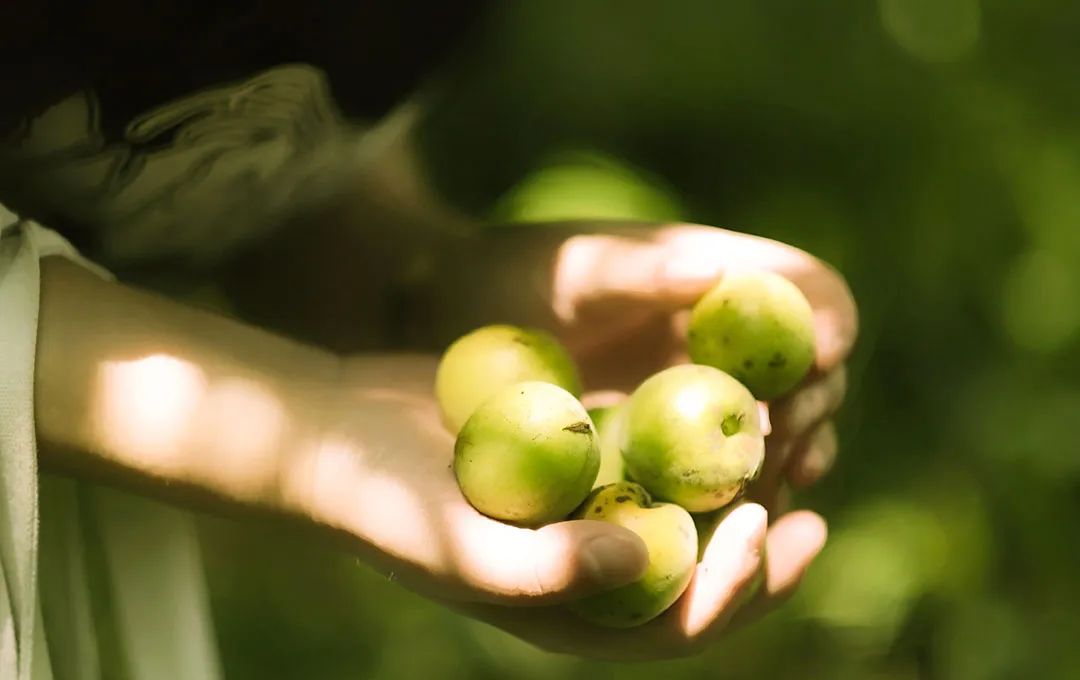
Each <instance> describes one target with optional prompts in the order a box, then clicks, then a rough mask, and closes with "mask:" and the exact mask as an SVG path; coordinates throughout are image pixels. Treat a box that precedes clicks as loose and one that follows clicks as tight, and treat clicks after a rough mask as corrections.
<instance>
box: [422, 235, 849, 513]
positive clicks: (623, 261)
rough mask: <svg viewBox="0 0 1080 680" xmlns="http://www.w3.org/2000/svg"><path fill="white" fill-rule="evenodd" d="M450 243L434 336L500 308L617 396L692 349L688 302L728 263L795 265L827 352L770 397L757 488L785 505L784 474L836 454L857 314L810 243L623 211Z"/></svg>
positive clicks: (792, 271) (792, 274) (816, 473)
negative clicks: (782, 392)
mask: <svg viewBox="0 0 1080 680" xmlns="http://www.w3.org/2000/svg"><path fill="white" fill-rule="evenodd" d="M455 246H456V247H455ZM440 252H441V255H442V256H441V258H440V259H439V260H438V262H437V265H436V267H435V268H434V274H433V276H432V277H431V279H430V281H429V284H428V286H427V290H428V291H429V292H430V293H431V294H432V295H434V296H435V297H434V298H432V299H428V300H427V304H426V306H425V307H424V308H422V309H421V313H422V314H424V315H426V316H427V317H428V318H429V322H428V324H427V325H424V326H421V328H422V329H423V335H424V337H435V338H438V339H439V340H440V341H442V342H447V341H449V340H450V339H452V338H453V337H455V336H456V335H459V334H461V333H464V332H467V331H468V330H471V329H472V328H475V327H477V326H480V325H482V324H485V323H493V322H508V323H517V324H521V325H537V326H543V327H547V328H549V329H550V330H553V331H554V332H556V333H557V334H558V335H559V337H560V339H561V340H562V341H563V342H564V343H565V344H566V345H567V346H568V347H569V348H570V350H571V352H572V353H573V354H574V356H575V358H576V359H577V361H578V364H579V366H580V367H581V369H582V372H583V374H584V379H585V384H586V387H587V388H588V389H589V390H592V391H604V393H605V394H604V397H605V398H606V399H608V400H610V399H612V395H613V394H614V395H615V396H614V398H615V399H617V398H618V395H620V394H624V393H626V392H629V391H631V390H633V389H634V387H636V386H637V385H638V384H639V383H640V382H641V381H642V380H644V379H645V378H647V377H648V376H649V375H651V374H652V373H655V372H656V371H659V370H661V369H662V368H665V367H667V366H670V365H672V364H675V363H681V362H685V361H687V356H686V346H685V341H684V338H685V335H686V325H687V321H688V317H689V308H690V307H691V306H692V305H693V303H694V302H696V301H697V300H698V298H700V297H701V296H702V295H703V294H704V293H705V292H706V291H707V290H708V289H709V288H710V287H712V286H713V285H714V284H715V283H716V282H717V281H718V280H719V279H720V278H721V277H723V275H724V272H725V271H727V270H728V269H730V268H732V267H754V268H761V269H768V270H771V271H775V272H778V273H780V274H782V275H784V276H786V277H787V278H788V279H790V280H791V281H793V282H794V283H795V284H796V285H797V286H799V288H800V289H801V290H802V291H803V293H804V294H805V295H806V297H807V299H808V300H809V301H810V304H811V306H812V307H813V310H814V325H815V331H816V347H817V356H816V362H815V366H814V368H813V370H812V372H811V374H810V375H809V376H807V378H806V380H805V381H804V383H803V384H802V385H801V386H800V387H799V388H798V389H796V390H795V391H794V392H792V393H790V394H788V395H786V396H785V397H783V398H782V399H780V400H778V401H776V402H775V403H773V404H770V405H769V406H770V407H771V408H770V410H769V413H768V415H769V419H770V421H771V428H772V432H771V434H770V436H769V437H768V440H767V444H768V451H767V455H766V468H765V470H764V471H763V474H762V477H761V479H760V480H759V483H758V484H757V485H756V487H755V489H754V497H755V498H756V499H758V500H761V501H762V502H764V503H765V504H766V505H767V507H769V508H770V509H772V510H774V511H775V510H776V509H778V508H780V507H782V506H783V505H784V498H783V496H784V494H785V483H786V482H791V483H793V484H795V485H797V486H805V485H808V484H810V483H812V482H814V481H816V480H817V479H818V478H819V477H820V476H821V475H823V474H824V473H825V472H826V471H827V470H828V468H829V467H830V466H831V464H832V462H833V459H834V457H835V454H836V435H835V431H834V429H833V426H832V423H831V420H830V417H831V415H832V414H833V413H834V412H835V411H836V410H837V409H838V408H839V406H840V404H841V402H842V401H843V397H844V392H845V387H846V371H845V369H844V362H845V361H846V359H847V356H848V354H849V353H850V351H851V347H852V345H853V343H854V341H855V336H856V333H857V326H858V319H857V313H856V308H855V303H854V300H853V299H852V296H851V292H850V290H849V289H848V286H847V284H846V283H845V282H844V280H843V278H842V277H841V276H840V275H839V274H838V273H837V272H836V271H835V270H833V269H832V268H831V267H829V266H828V265H826V264H825V263H824V262H822V261H821V260H818V259H817V258H815V257H813V256H812V255H809V254H808V253H805V252H803V251H801V250H798V249H796V248H793V247H791V246H787V245H785V244H782V243H778V242H776V241H771V240H768V239H764V238H759V237H755V236H748V235H745V234H739V233H736V232H731V231H725V230H723V229H717V228H713V227H701V226H692V225H668V226H658V225H640V224H623V223H614V222H589V223H566V224H551V225H528V226H518V227H499V228H492V229H489V230H487V231H485V232H482V233H480V234H479V235H477V236H476V237H475V238H472V239H467V240H464V241H462V242H460V243H457V244H449V245H448V246H447V247H443V248H442V249H441V251H440ZM592 398H593V397H588V399H592ZM593 403H595V402H593Z"/></svg>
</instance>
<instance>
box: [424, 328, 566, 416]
mask: <svg viewBox="0 0 1080 680" xmlns="http://www.w3.org/2000/svg"><path fill="white" fill-rule="evenodd" d="M532 380H539V381H543V382H548V383H552V384H554V385H558V386H559V387H562V388H563V389H565V390H567V391H568V392H570V393H571V394H573V395H574V396H580V395H581V379H580V378H579V377H578V372H577V367H576V366H574V362H573V360H572V359H571V358H570V355H569V354H567V352H566V350H565V349H564V348H563V347H562V345H560V344H559V342H558V340H556V339H555V338H554V337H553V336H552V335H551V334H549V333H547V332H545V331H541V330H535V329H529V328H518V327H515V326H506V325H494V326H484V327H483V328H479V329H477V330H475V331H473V332H471V333H468V334H467V335H463V336H462V337H460V338H458V339H457V340H456V341H454V343H453V344H451V345H450V347H449V348H447V350H446V352H445V353H444V354H443V356H442V359H441V360H440V361H439V368H438V370H437V372H436V374H435V396H436V398H437V399H438V402H439V407H440V408H441V409H442V415H443V423H444V424H445V425H446V427H447V429H448V430H450V432H452V433H455V434H456V433H457V432H458V430H460V429H461V426H462V425H464V424H465V421H466V420H467V419H468V418H469V416H470V415H472V412H473V410H475V409H476V407H478V406H479V405H480V404H481V403H482V402H484V401H485V400H487V398H488V397H490V396H491V395H492V394H494V393H495V392H498V391H499V390H500V389H502V388H505V387H507V386H509V385H513V384H514V383H519V382H526V381H532Z"/></svg>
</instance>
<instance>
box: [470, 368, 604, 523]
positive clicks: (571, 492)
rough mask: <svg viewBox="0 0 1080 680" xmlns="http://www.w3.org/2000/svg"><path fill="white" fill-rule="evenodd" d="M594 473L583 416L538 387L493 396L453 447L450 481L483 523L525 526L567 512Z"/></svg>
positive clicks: (556, 391) (568, 398)
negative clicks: (454, 479)
mask: <svg viewBox="0 0 1080 680" xmlns="http://www.w3.org/2000/svg"><path fill="white" fill-rule="evenodd" d="M599 468H600V445H599V442H598V440H597V437H596V430H595V428H594V427H593V424H592V421H591V420H590V419H589V414H588V413H587V412H586V411H585V408H584V407H583V406H582V405H581V403H580V402H578V400H577V399H576V398H575V397H574V395H572V394H570V393H569V392H567V391H566V390H564V389H563V388H561V387H558V386H557V385H552V384H551V383H545V382H524V383H518V384H515V385H510V386H509V387H506V388H504V389H502V390H500V391H498V392H496V393H495V394H493V395H492V396H491V397H490V398H489V399H488V400H487V401H485V402H484V403H483V404H481V405H480V406H479V408H477V409H476V410H475V411H474V412H473V414H472V416H470V417H469V419H468V420H467V421H466V422H465V425H464V427H462V428H461V432H460V433H459V434H458V437H457V442H456V443H455V445H454V476H455V477H457V481H458V486H459V487H461V491H462V493H463V494H464V495H465V498H466V499H468V501H469V503H471V504H472V506H473V507H474V508H476V509H477V510H479V511H480V512H482V513H484V514H485V515H487V516H488V517H493V518H495V519H500V520H505V521H508V522H514V523H517V524H522V525H527V526H538V525H541V524H545V523H547V522H554V521H556V520H560V519H563V518H564V517H566V516H567V515H569V514H570V513H571V512H573V510H574V508H576V507H577V506H578V505H580V504H581V501H582V500H584V499H585V497H586V496H587V495H589V491H590V489H592V484H593V480H595V479H596V472H597V470H598V469H599Z"/></svg>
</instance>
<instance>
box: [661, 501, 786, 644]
mask: <svg viewBox="0 0 1080 680" xmlns="http://www.w3.org/2000/svg"><path fill="white" fill-rule="evenodd" d="M767 525H768V513H767V512H766V511H765V508H763V507H761V506H760V505H757V504H756V503H745V504H743V505H741V506H739V507H737V508H735V509H734V510H732V511H731V512H730V513H729V514H728V515H727V516H726V517H725V518H724V519H723V520H722V521H721V522H720V524H719V525H718V526H717V527H716V530H715V532H714V533H713V535H712V538H711V539H710V540H709V544H708V546H707V547H706V548H705V554H704V556H703V558H702V560H701V563H700V564H699V565H698V567H697V570H696V571H695V573H694V579H693V581H691V583H690V586H689V587H688V588H687V590H686V592H685V593H684V594H683V596H682V598H681V599H680V600H679V602H678V603H677V604H676V607H678V609H677V610H675V611H676V615H677V616H678V620H679V625H680V626H681V629H682V633H683V634H684V635H685V637H686V638H687V639H689V640H696V639H698V638H700V637H702V635H703V634H704V633H705V632H706V631H709V630H711V629H713V628H715V627H719V626H720V625H722V623H723V622H725V621H727V620H728V619H729V618H730V617H731V615H732V614H733V612H734V609H735V606H736V604H737V601H738V600H739V599H740V597H741V596H742V594H743V593H744V592H745V590H746V589H747V588H748V587H749V586H750V585H751V584H752V583H753V582H754V577H755V576H756V575H757V573H758V570H759V568H760V566H761V561H762V550H764V548H765V531H766V526H767Z"/></svg>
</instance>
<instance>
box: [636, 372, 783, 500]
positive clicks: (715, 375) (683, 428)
mask: <svg viewBox="0 0 1080 680" xmlns="http://www.w3.org/2000/svg"><path fill="white" fill-rule="evenodd" d="M626 409H627V410H626V415H625V418H626V422H625V430H624V432H623V436H622V454H623V456H622V457H623V462H624V463H625V464H626V474H627V477H628V478H631V479H633V480H634V481H636V482H638V483H640V484H641V485H642V486H644V487H645V488H646V489H648V491H649V492H650V493H651V494H652V495H653V496H655V497H656V498H657V499H658V500H663V501H671V502H674V503H678V504H679V505H681V506H683V507H684V508H686V509H687V510H689V511H691V512H708V511H710V510H716V509H717V508H721V507H723V506H725V505H727V504H729V503H731V502H732V501H734V500H735V499H736V498H738V497H739V496H740V495H741V494H742V492H743V490H744V489H745V488H746V486H747V485H748V484H749V483H750V482H752V481H753V480H755V479H756V478H757V477H758V475H759V474H760V473H761V466H762V464H763V462H764V460H765V437H764V435H763V434H762V432H761V421H760V414H759V411H758V405H757V401H756V400H755V399H754V397H753V395H752V394H750V391H749V390H747V389H746V387H745V386H743V385H742V383H740V382H739V381H738V380H735V378H733V377H731V376H730V375H728V374H726V373H724V372H723V371H721V370H719V369H716V368H712V367H710V366H698V365H694V364H684V365H681V366H673V367H671V368H668V369H665V370H663V371H661V372H660V373H657V374H656V375H654V376H652V377H651V378H649V379H648V380H646V381H645V382H643V383H642V384H641V385H640V386H639V387H638V388H637V389H636V390H634V393H633V394H632V395H630V399H629V400H628V401H627V403H626Z"/></svg>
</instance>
